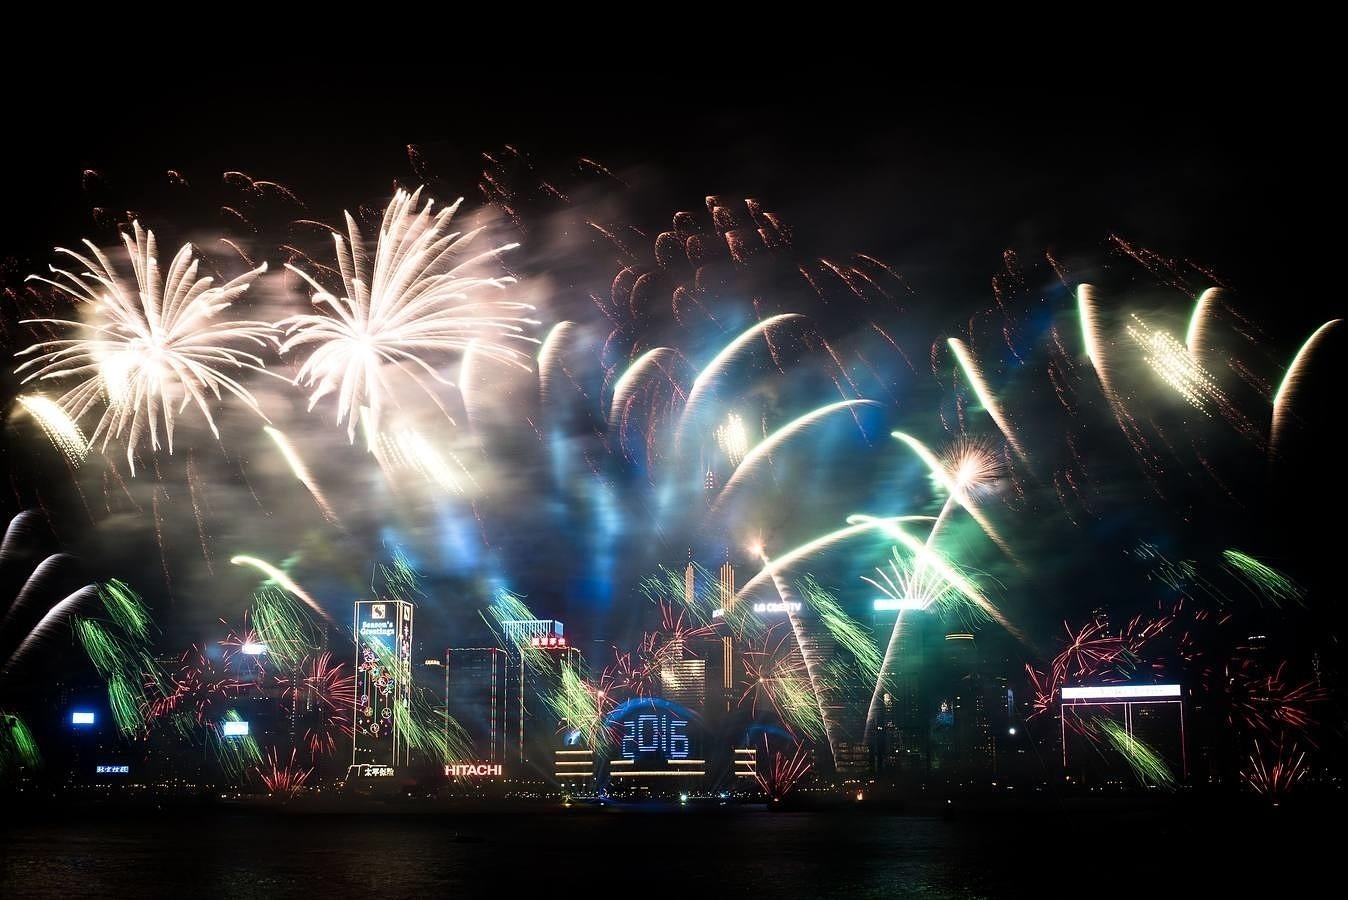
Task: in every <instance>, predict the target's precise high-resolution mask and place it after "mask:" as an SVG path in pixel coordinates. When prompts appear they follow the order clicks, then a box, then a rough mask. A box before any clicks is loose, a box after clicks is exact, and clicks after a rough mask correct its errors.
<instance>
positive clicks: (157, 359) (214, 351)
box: [16, 222, 274, 475]
mask: <svg viewBox="0 0 1348 900" xmlns="http://www.w3.org/2000/svg"><path fill="white" fill-rule="evenodd" d="M132 228H133V233H132V234H130V235H128V234H125V233H124V234H123V235H122V242H123V243H124V244H125V245H126V249H127V252H128V253H129V254H130V256H131V265H132V269H133V271H134V274H135V286H134V287H132V286H130V285H128V284H127V283H126V282H125V281H124V280H122V279H121V278H120V277H119V276H118V274H117V270H116V268H115V267H114V266H113V264H112V262H111V261H110V260H109V259H108V257H107V256H106V255H105V254H104V253H103V251H102V250H100V249H99V248H98V247H96V246H94V244H93V243H91V242H89V241H85V242H84V243H85V246H86V247H87V248H88V250H89V253H90V255H91V257H92V258H90V257H88V256H84V255H82V254H80V253H77V252H75V251H73V250H64V249H61V248H58V249H57V252H58V253H61V254H64V255H66V256H68V257H70V258H71V259H73V260H74V261H75V262H77V263H78V264H79V265H80V266H81V267H83V271H78V272H77V271H70V270H66V269H58V268H55V267H52V272H53V273H54V274H55V275H56V276H57V277H56V278H55V279H47V278H38V277H37V276H32V277H33V278H34V279H35V280H38V281H42V282H44V283H46V284H49V285H51V286H52V287H54V288H56V289H57V290H59V291H62V292H63V293H65V294H67V295H69V296H70V297H72V298H74V299H75V300H76V301H77V302H78V303H80V304H82V305H84V306H86V307H87V308H88V310H89V315H88V317H87V321H83V322H75V321H70V320H67V319H28V320H25V322H28V323H33V324H44V325H55V326H59V327H61V328H66V329H69V330H71V331H74V332H75V333H77V334H78V335H79V337H76V338H69V339H63V340H50V341H44V342H41V343H38V344H34V345H32V346H31V347H28V348H27V349H25V350H21V351H19V353H18V354H17V355H18V356H33V358H32V359H30V360H28V361H26V362H24V363H22V364H21V365H20V366H19V367H18V368H17V369H16V372H19V373H26V374H24V378H23V380H24V383H27V382H30V381H33V380H42V381H45V380H48V379H55V380H63V379H68V378H78V379H79V383H78V384H76V385H75V386H74V387H73V388H71V389H70V390H69V391H67V392H66V393H65V394H63V395H62V396H61V397H60V398H58V399H57V400H56V401H55V402H56V404H57V406H59V407H60V409H61V410H62V411H63V412H64V413H65V414H66V416H67V417H68V418H69V419H70V420H71V421H79V420H80V419H81V418H83V417H84V416H85V415H86V414H87V413H89V411H90V410H93V409H96V408H98V407H100V406H101V407H102V408H103V412H102V415H101V416H100V417H99V420H98V424H97V426H95V428H94V431H93V434H92V435H91V436H90V443H91V444H98V443H100V442H101V446H102V447H103V449H106V448H107V445H108V442H109V441H110V440H112V439H113V438H116V439H118V440H121V439H122V438H123V436H124V435H125V439H126V458H127V462H128V464H129V465H130V466H131V472H132V474H133V475H134V474H135V470H136V448H137V446H138V445H139V444H140V442H141V440H142V438H143V437H144V436H145V435H146V434H147V433H148V435H149V443H150V450H151V452H152V453H153V452H155V451H158V450H159V448H160V443H159V437H160V431H161V430H162V431H163V435H164V440H165V442H166V444H167V447H168V452H169V453H172V452H173V430H174V424H175V422H176V420H177V417H178V416H179V415H180V414H181V413H182V412H183V411H184V410H186V409H187V407H188V406H189V405H191V404H195V405H196V408H197V409H198V410H199V411H200V413H201V415H202V417H203V418H204V419H205V420H206V424H207V426H208V427H209V428H210V429H211V433H212V434H214V435H215V436H216V438H219V437H220V432H219V430H218V429H217V428H216V425H215V419H214V417H213V416H212V414H211V404H212V401H214V402H219V401H220V400H221V398H222V396H223V394H226V393H227V394H231V395H233V396H234V397H235V398H236V399H238V400H239V401H240V402H242V403H243V404H244V406H246V407H247V408H249V409H251V410H252V411H253V412H255V413H257V414H258V415H259V416H261V415H262V411H261V409H259V407H258V403H257V400H256V398H254V396H253V394H252V393H251V392H250V391H249V390H248V389H247V388H246V387H244V385H243V384H242V383H240V382H239V381H238V380H237V375H238V374H239V373H241V372H246V371H248V370H253V371H263V360H262V358H261V357H259V356H257V355H256V354H255V353H252V352H249V351H246V350H242V349H239V348H238V346H236V345H239V344H243V345H251V346H254V347H266V346H267V345H268V343H269V342H271V341H272V339H273V335H274V329H273V328H272V326H271V325H269V324H268V323H266V322H252V321H245V320H232V319H228V318H224V319H222V318H220V317H219V314H220V313H222V312H224V311H225V310H227V309H228V308H229V307H230V306H231V305H232V304H233V303H234V301H235V300H237V299H238V298H239V297H240V296H241V295H242V294H243V293H244V292H245V291H246V290H248V288H249V287H250V286H251V285H252V283H253V280H254V279H256V278H257V277H258V276H259V275H261V274H262V273H263V272H265V271H266V264H265V263H264V264H263V265H261V266H259V267H258V268H256V269H253V270H252V271H250V272H246V273H244V274H243V275H240V276H239V277H237V278H235V279H233V280H231V281H228V282H225V283H224V284H222V285H219V286H216V285H215V284H214V279H213V278H211V277H210V276H203V277H198V276H197V269H198V266H199V265H200V260H199V259H198V258H197V257H195V256H194V255H193V252H192V245H191V244H184V245H183V246H182V248H181V249H180V250H179V251H178V253H177V255H176V256H174V258H173V261H172V262H171V263H170V264H169V267H168V271H167V272H163V271H161V270H160V267H159V260H158V254H157V247H156V244H155V237H154V232H152V231H145V230H143V229H142V228H141V227H140V223H138V222H137V223H133V225H132Z"/></svg>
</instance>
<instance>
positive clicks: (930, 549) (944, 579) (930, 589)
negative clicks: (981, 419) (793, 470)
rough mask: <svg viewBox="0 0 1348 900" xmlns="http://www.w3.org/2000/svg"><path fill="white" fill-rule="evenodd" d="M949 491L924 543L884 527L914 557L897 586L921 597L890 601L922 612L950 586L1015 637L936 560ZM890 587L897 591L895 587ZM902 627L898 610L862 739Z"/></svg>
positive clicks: (953, 497)
mask: <svg viewBox="0 0 1348 900" xmlns="http://www.w3.org/2000/svg"><path fill="white" fill-rule="evenodd" d="M900 434H901V432H895V436H899V435H900ZM918 446H920V445H918ZM923 449H925V448H923ZM933 462H936V465H937V469H938V470H939V471H941V472H942V473H944V469H943V468H942V467H941V466H940V463H939V461H937V460H935V458H934V457H933ZM943 477H944V475H943ZM950 487H951V488H952V490H950V491H949V493H947V495H946V499H945V502H944V503H943V504H941V512H940V514H939V515H938V516H937V517H936V520H935V521H934V522H933V523H932V527H931V531H929V532H928V533H927V538H926V540H925V541H924V542H922V543H920V544H919V543H917V542H916V540H915V539H914V538H912V536H911V535H909V534H908V533H907V532H905V531H904V530H903V529H902V528H900V527H899V526H898V524H897V523H895V524H893V525H890V526H887V527H886V528H885V531H886V532H887V533H888V534H889V535H890V536H891V537H893V538H895V539H897V540H899V541H900V542H901V543H903V544H904V545H905V546H906V547H907V548H908V549H909V551H910V552H912V553H914V560H913V563H912V565H911V571H910V573H909V575H908V577H907V578H899V579H898V582H899V583H900V584H903V585H904V587H913V586H920V588H921V593H920V594H919V597H918V598H914V597H912V596H911V595H910V596H906V597H898V596H895V597H894V599H896V600H913V599H921V600H923V601H924V602H925V604H926V605H925V606H924V607H923V609H926V608H927V607H929V606H930V604H931V603H932V602H934V601H935V600H936V599H937V598H938V597H939V596H941V595H942V594H944V593H945V592H946V591H945V590H944V589H942V588H940V587H938V585H940V584H942V583H943V584H947V585H949V586H950V588H951V589H953V591H954V592H957V593H958V594H960V595H962V596H964V597H966V598H968V599H969V600H971V601H973V602H974V604H975V605H976V606H977V608H979V609H980V610H982V611H983V612H984V613H985V614H987V615H988V617H989V618H992V619H994V620H995V621H997V623H998V624H1000V625H1002V626H1003V627H1004V628H1006V629H1007V630H1008V631H1010V632H1011V633H1012V634H1016V635H1018V636H1019V633H1018V632H1017V631H1015V630H1014V629H1012V628H1011V627H1010V624H1009V623H1008V622H1007V621H1006V620H1005V618H1004V617H1002V616H1001V614H1000V613H999V612H997V611H996V609H995V607H992V604H990V603H989V602H988V601H987V600H986V598H984V597H983V595H982V593H981V592H979V591H978V590H977V588H975V587H974V586H973V584H972V583H971V582H969V581H968V580H967V579H965V578H964V577H963V576H962V575H960V574H959V572H958V571H956V570H955V569H954V567H953V566H951V565H950V563H949V562H948V561H946V560H944V559H942V558H940V557H939V556H938V554H937V553H936V551H935V548H934V544H935V541H936V537H937V535H938V534H939V533H940V530H941V525H942V524H943V523H944V522H945V521H946V519H947V518H948V516H949V515H950V511H951V509H952V507H953V505H954V504H955V503H956V502H958V501H957V497H958V495H959V491H958V485H956V484H954V483H951V484H950ZM867 518H868V517H863V516H852V517H849V519H848V521H849V522H850V521H852V519H860V520H862V521H866V520H867ZM893 552H894V561H895V575H899V574H900V572H899V569H898V561H899V556H898V553H897V549H896V550H895V551H893ZM928 572H930V573H931V574H930V575H928ZM882 574H883V573H882ZM952 576H953V577H952ZM933 577H934V578H936V579H939V581H936V582H935V583H932V582H931V579H932V578H933ZM864 580H865V581H867V582H869V583H870V584H871V585H873V586H875V587H877V588H879V587H880V585H879V584H877V583H876V582H874V581H871V580H870V579H869V578H865V579H864ZM885 581H886V583H889V580H888V579H887V578H886V579H885ZM893 586H894V587H898V585H897V584H896V585H893ZM881 590H884V588H881ZM896 593H897V592H896ZM902 626H903V610H900V611H899V615H898V616H896V617H895V619H894V627H893V629H892V630H891V631H890V634H889V641H888V642H887V644H886V646H885V654H884V658H883V660H882V662H881V665H880V671H879V673H878V675H877V677H876V679H875V688H874V690H873V691H872V692H871V702H870V705H869V706H868V707H867V711H866V728H865V731H864V732H863V734H864V735H866V736H867V737H869V736H870V734H871V730H872V729H873V728H874V726H875V718H876V715H877V714H878V713H879V710H880V697H881V696H882V695H883V694H884V692H885V688H886V686H887V685H888V684H889V682H890V680H891V679H892V677H893V668H894V665H895V663H896V660H897V656H898V648H899V636H900V633H901V631H902ZM1022 640H1023V638H1022Z"/></svg>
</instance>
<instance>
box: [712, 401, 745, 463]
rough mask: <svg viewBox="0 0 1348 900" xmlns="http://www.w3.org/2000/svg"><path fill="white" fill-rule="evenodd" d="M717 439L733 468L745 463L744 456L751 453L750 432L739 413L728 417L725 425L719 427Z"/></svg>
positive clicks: (733, 413)
mask: <svg viewBox="0 0 1348 900" xmlns="http://www.w3.org/2000/svg"><path fill="white" fill-rule="evenodd" d="M715 437H716V444H717V446H719V447H720V448H721V452H722V453H724V454H725V455H726V459H728V460H729V461H730V464H731V465H732V466H738V465H739V464H740V463H741V462H743V461H744V454H746V453H747V452H749V431H748V429H747V428H745V427H744V420H743V419H742V418H740V415H739V413H735V412H732V413H731V414H730V415H729V416H727V417H726V420H725V423H724V424H722V425H720V426H718V427H717V429H716V434H715Z"/></svg>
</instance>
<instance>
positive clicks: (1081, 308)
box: [1077, 284, 1118, 405]
mask: <svg viewBox="0 0 1348 900" xmlns="http://www.w3.org/2000/svg"><path fill="white" fill-rule="evenodd" d="M1077 317H1078V318H1079V319H1080V322H1081V342H1082V345H1083V346H1084V347H1085V348H1086V356H1087V358H1088V359H1090V361H1091V366H1092V367H1093V368H1094V369H1095V374H1096V377H1098V378H1099V379H1100V387H1101V388H1102V389H1103V390H1104V393H1105V398H1106V399H1107V400H1109V402H1110V404H1111V405H1115V404H1117V403H1118V398H1117V397H1116V396H1115V394H1114V387H1113V385H1112V383H1111V381H1112V379H1111V378H1110V374H1109V365H1108V364H1107V363H1106V361H1105V354H1104V342H1103V341H1102V340H1101V337H1100V323H1099V321H1098V319H1099V311H1098V310H1097V309H1096V302H1095V288H1093V287H1091V286H1090V285H1089V284H1083V285H1080V286H1078V287H1077Z"/></svg>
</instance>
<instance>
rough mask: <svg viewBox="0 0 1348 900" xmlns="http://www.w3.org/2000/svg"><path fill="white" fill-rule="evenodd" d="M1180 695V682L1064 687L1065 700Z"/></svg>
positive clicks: (1126, 698)
mask: <svg viewBox="0 0 1348 900" xmlns="http://www.w3.org/2000/svg"><path fill="white" fill-rule="evenodd" d="M1178 696H1180V686H1179V685H1178V684H1097V685H1084V686H1081V687H1065V688H1063V689H1062V698H1063V699H1064V700H1152V699H1157V698H1161V697H1178Z"/></svg>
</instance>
